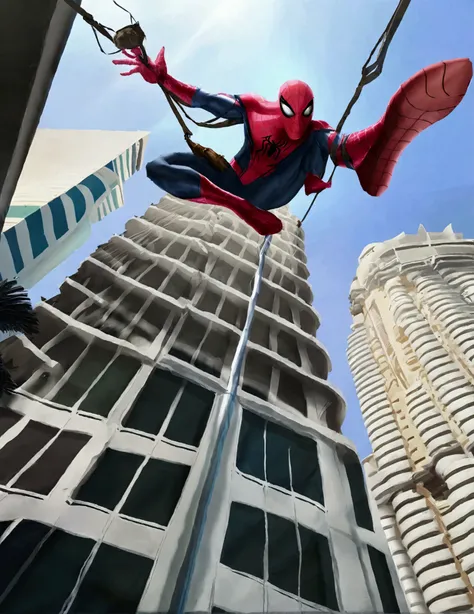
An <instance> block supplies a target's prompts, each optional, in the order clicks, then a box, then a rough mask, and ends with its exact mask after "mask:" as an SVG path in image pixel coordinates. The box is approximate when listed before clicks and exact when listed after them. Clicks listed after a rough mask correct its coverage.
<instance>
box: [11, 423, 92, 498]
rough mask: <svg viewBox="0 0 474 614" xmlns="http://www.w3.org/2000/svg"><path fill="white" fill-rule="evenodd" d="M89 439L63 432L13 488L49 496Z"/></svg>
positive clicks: (84, 436)
mask: <svg viewBox="0 0 474 614" xmlns="http://www.w3.org/2000/svg"><path fill="white" fill-rule="evenodd" d="M89 439H90V437H89V435H85V434H84V433H74V432H72V431H63V432H62V433H60V434H59V436H58V438H57V439H56V440H55V441H53V443H52V444H51V445H50V446H49V448H47V450H45V451H44V452H43V454H42V455H41V456H40V458H39V459H38V460H37V461H36V463H35V464H34V465H32V466H31V467H30V468H29V469H28V470H27V471H25V473H23V474H22V475H21V476H20V477H19V479H18V480H17V481H16V482H15V484H14V486H15V487H16V488H21V489H23V490H31V491H33V492H37V493H40V494H42V495H47V494H49V493H50V492H51V490H52V489H53V488H54V487H55V486H56V484H57V483H58V481H59V479H60V478H61V477H62V475H63V474H64V472H65V471H66V469H67V468H68V467H69V465H70V464H71V463H72V461H73V460H74V459H75V458H76V456H77V455H78V454H79V452H80V451H81V450H82V448H83V447H84V446H85V445H86V443H87V442H88V441H89Z"/></svg>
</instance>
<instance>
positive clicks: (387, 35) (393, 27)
mask: <svg viewBox="0 0 474 614" xmlns="http://www.w3.org/2000/svg"><path fill="white" fill-rule="evenodd" d="M410 2H411V0H400V2H399V3H398V6H397V8H396V9H395V12H394V13H393V15H392V17H391V18H390V21H389V22H388V24H387V27H386V28H385V30H384V31H383V33H382V35H381V36H380V38H379V40H378V41H377V43H376V45H375V47H374V48H373V49H372V51H371V52H370V55H369V57H368V58H367V61H366V62H365V64H364V66H363V67H362V76H361V79H360V81H359V84H358V85H357V87H356V89H355V92H354V94H353V96H352V98H351V99H350V101H349V104H348V105H347V107H346V110H345V111H344V113H343V114H342V117H341V119H340V120H339V123H338V124H337V128H336V132H337V133H338V134H339V133H340V132H341V130H342V127H343V125H344V124H345V122H346V120H347V118H348V117H349V115H350V113H351V111H352V108H353V106H354V105H355V103H356V102H357V101H358V100H359V97H360V95H361V93H362V90H363V89H364V86H366V85H368V84H369V83H372V81H375V79H376V78H377V77H378V76H379V75H380V74H381V73H382V70H383V64H384V61H385V57H386V55H387V51H388V48H389V46H390V43H391V42H392V39H393V37H394V35H395V32H396V31H397V29H398V26H399V25H400V23H401V22H402V19H403V17H404V15H405V13H406V10H407V8H408V6H409V4H410ZM379 47H380V50H379V53H378V55H377V59H376V60H375V62H374V63H373V64H370V62H371V60H372V57H373V55H374V53H375V52H376V51H377V49H378V48H379ZM336 168H337V166H336V165H334V168H333V169H332V172H331V176H330V177H329V181H331V180H332V178H333V177H334V173H335V172H336ZM322 191H323V190H320V191H319V192H316V194H315V195H314V197H313V200H312V201H311V204H310V205H309V207H308V209H307V211H306V213H305V214H304V216H303V219H302V220H301V223H300V224H299V225H300V226H302V225H303V222H304V221H305V219H306V218H307V217H308V214H309V212H310V211H311V209H312V208H313V205H314V203H315V202H316V199H317V197H318V196H319V195H320V194H321V192H322Z"/></svg>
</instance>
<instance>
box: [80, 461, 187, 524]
mask: <svg viewBox="0 0 474 614" xmlns="http://www.w3.org/2000/svg"><path fill="white" fill-rule="evenodd" d="M143 460H144V457H142V456H138V455H136V454H129V453H127V452H118V451H117V450H112V449H107V450H106V451H105V453H104V455H103V456H102V457H101V458H100V459H99V462H98V463H97V466H96V468H95V469H94V471H93V472H92V473H91V474H90V476H89V478H88V479H87V480H86V481H85V482H84V484H82V485H81V486H80V487H79V489H78V491H77V493H76V494H75V495H74V499H75V501H76V502H85V503H94V504H95V505H100V506H101V507H105V508H106V509H109V510H113V509H115V508H116V507H117V505H118V504H119V503H120V501H121V499H122V497H123V496H124V494H125V491H126V490H127V488H128V487H129V485H130V483H131V482H132V480H133V479H134V478H135V475H136V473H137V471H138V469H139V467H140V466H141V465H142V463H143ZM189 469H190V468H189V466H188V465H179V464H177V463H169V462H167V461H163V460H160V459H154V458H151V459H149V460H148V461H147V463H146V464H145V466H144V467H143V469H142V471H141V472H140V474H139V475H138V478H137V480H136V482H135V483H134V484H133V486H132V489H131V491H130V493H129V494H128V496H127V498H126V500H125V502H124V504H122V506H121V508H120V510H119V511H120V512H121V513H123V514H125V515H127V516H131V517H133V518H138V519H140V520H144V521H146V522H154V523H157V524H161V525H165V526H166V525H167V524H168V522H169V521H170V519H171V516H172V515H173V512H174V509H175V507H176V505H177V503H178V501H179V498H180V496H181V491H182V490H183V488H184V484H185V482H186V480H187V477H188V474H189Z"/></svg>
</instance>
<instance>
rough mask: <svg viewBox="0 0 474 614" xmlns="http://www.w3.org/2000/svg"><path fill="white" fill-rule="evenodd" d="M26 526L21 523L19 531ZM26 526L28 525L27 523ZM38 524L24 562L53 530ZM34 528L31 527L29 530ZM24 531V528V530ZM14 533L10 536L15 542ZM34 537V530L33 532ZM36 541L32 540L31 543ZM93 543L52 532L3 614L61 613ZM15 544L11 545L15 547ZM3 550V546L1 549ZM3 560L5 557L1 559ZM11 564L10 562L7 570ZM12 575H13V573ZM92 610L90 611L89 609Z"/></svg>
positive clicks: (23, 576) (12, 592)
mask: <svg viewBox="0 0 474 614" xmlns="http://www.w3.org/2000/svg"><path fill="white" fill-rule="evenodd" d="M23 524H24V523H23V522H22V523H20V525H19V528H21V526H22V525H23ZM25 524H26V523H25ZM28 524H30V525H32V524H35V525H36V527H35V529H34V531H35V532H36V535H35V537H36V538H38V537H39V539H37V540H36V543H34V542H33V543H32V544H31V549H30V550H29V551H28V553H26V552H25V554H26V555H27V557H26V559H25V560H24V562H26V561H27V559H28V558H29V557H30V555H31V554H34V549H35V546H37V545H38V543H39V542H40V541H41V538H43V539H44V537H46V535H47V534H48V532H49V530H50V527H47V526H45V525H39V524H37V523H28ZM31 529H33V527H31V526H30V530H31ZM24 530H25V529H23V531H24ZM14 533H15V531H14V532H13V533H12V534H11V536H9V537H12V539H14ZM32 534H33V531H32ZM31 537H33V535H31ZM31 541H33V540H31ZM93 546H94V541H93V540H91V539H84V538H81V537H77V536H75V535H70V534H68V533H64V532H63V531H58V530H56V531H52V532H51V534H50V535H49V536H48V537H47V538H46V540H45V541H44V543H43V544H42V545H41V547H40V549H39V550H38V551H37V553H36V554H35V555H34V558H33V560H31V561H30V562H29V565H28V566H26V569H24V571H23V572H22V573H21V576H20V577H19V579H18V580H17V582H16V583H15V584H14V586H13V588H12V590H11V591H10V592H9V593H7V595H6V597H5V600H4V601H3V602H2V603H1V606H0V607H1V609H2V611H4V612H59V611H60V610H61V608H62V606H63V604H64V602H65V601H66V599H67V598H68V597H69V594H70V593H71V591H72V590H73V588H74V585H75V583H76V580H77V577H78V576H79V573H80V571H81V567H82V566H83V565H84V563H85V561H86V559H87V557H88V556H89V554H90V552H91V550H92V547H93ZM13 547H15V543H13V544H12V548H13ZM0 549H1V546H0ZM2 559H3V556H2ZM9 563H10V561H8V559H7V563H6V566H7V568H8V570H10V569H12V568H11V567H10V564H9ZM10 573H11V572H10ZM89 611H90V610H89Z"/></svg>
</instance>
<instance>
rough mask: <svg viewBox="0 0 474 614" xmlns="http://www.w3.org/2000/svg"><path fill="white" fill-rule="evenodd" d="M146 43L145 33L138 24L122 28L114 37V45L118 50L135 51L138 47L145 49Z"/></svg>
mask: <svg viewBox="0 0 474 614" xmlns="http://www.w3.org/2000/svg"><path fill="white" fill-rule="evenodd" d="M144 41H145V32H143V30H142V29H141V27H140V24H139V23H138V22H137V23H132V24H130V25H129V26H125V27H124V28H120V30H117V32H115V35H114V45H115V46H116V47H117V48H118V49H135V48H136V47H143V43H144Z"/></svg>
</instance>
